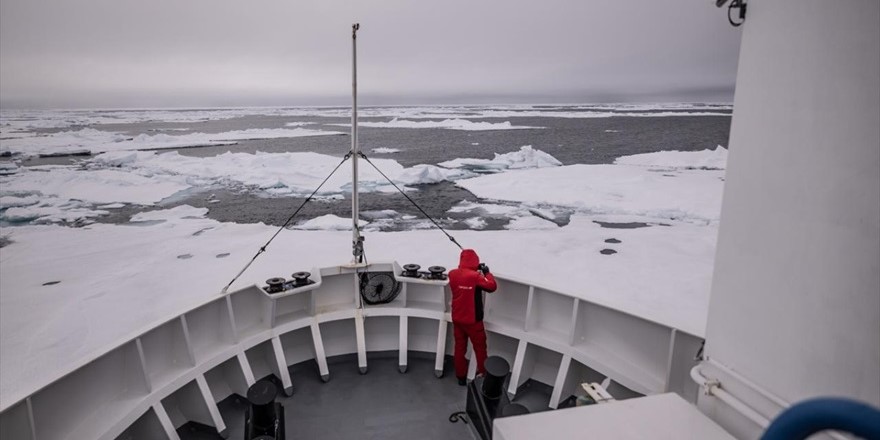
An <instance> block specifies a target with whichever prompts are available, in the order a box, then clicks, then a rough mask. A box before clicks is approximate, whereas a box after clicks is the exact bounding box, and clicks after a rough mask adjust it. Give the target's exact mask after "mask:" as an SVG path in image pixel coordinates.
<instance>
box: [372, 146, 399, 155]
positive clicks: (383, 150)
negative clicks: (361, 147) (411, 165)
mask: <svg viewBox="0 0 880 440" xmlns="http://www.w3.org/2000/svg"><path fill="white" fill-rule="evenodd" d="M370 151H371V152H373V154H392V153H400V150H399V149H397V148H387V147H379V148H373V149H372V150H370Z"/></svg>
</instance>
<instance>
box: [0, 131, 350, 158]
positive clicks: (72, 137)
mask: <svg viewBox="0 0 880 440" xmlns="http://www.w3.org/2000/svg"><path fill="white" fill-rule="evenodd" d="M338 134H344V133H339V132H335V131H324V130H313V129H306V128H293V129H288V128H277V129H265V128H250V129H247V130H235V131H228V132H224V133H213V134H206V133H187V134H181V135H170V134H165V133H158V134H154V135H148V134H139V135H137V136H134V137H129V136H125V135H122V134H120V133H113V132H108V131H100V130H96V129H94V128H84V129H81V130H78V131H63V132H58V133H52V134H50V135H46V136H38V137H28V138H21V139H11V140H4V141H3V142H2V143H0V150H2V151H10V152H13V153H20V154H24V155H37V154H74V153H77V152H82V151H90V152H92V153H101V152H106V151H120V150H145V149H171V148H184V147H195V146H208V145H231V144H234V143H236V142H238V141H242V140H253V139H275V138H293V137H303V136H327V135H338Z"/></svg>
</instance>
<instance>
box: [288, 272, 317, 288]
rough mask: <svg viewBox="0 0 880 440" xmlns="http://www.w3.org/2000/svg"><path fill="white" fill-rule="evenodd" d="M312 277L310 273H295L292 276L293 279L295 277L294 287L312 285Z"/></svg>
mask: <svg viewBox="0 0 880 440" xmlns="http://www.w3.org/2000/svg"><path fill="white" fill-rule="evenodd" d="M310 276H312V274H310V273H308V272H296V273H294V274H293V275H291V277H293V287H294V288H296V287H303V286H308V285H309V284H312V280H310V279H309V277H310Z"/></svg>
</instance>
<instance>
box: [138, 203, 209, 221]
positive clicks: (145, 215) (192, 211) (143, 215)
mask: <svg viewBox="0 0 880 440" xmlns="http://www.w3.org/2000/svg"><path fill="white" fill-rule="evenodd" d="M207 214H208V208H196V207H193V206H190V205H180V206H175V207H173V208H171V209H158V210H155V211H146V212H139V213H137V214H135V215H133V216H131V221H132V222H148V221H157V220H161V221H168V220H180V219H197V218H203V217H205V216H206V215H207Z"/></svg>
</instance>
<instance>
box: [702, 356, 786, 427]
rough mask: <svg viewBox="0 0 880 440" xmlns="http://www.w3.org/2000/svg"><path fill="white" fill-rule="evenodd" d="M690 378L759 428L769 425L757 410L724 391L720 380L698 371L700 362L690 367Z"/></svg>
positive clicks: (708, 394)
mask: <svg viewBox="0 0 880 440" xmlns="http://www.w3.org/2000/svg"><path fill="white" fill-rule="evenodd" d="M691 378H692V379H693V380H694V382H696V383H697V384H698V385H700V386H701V387H703V388H704V389H705V390H706V395H707V396H715V397H717V398H718V400H720V401H722V402H724V403H726V404H727V405H728V406H730V407H731V408H733V409H734V410H736V411H737V412H738V413H740V414H742V415H743V416H744V417H746V418H747V419H749V420H751V421H752V422H754V423H755V424H756V425H758V426H760V427H761V428H766V427H767V426H769V425H770V420H769V419H768V418H766V417H764V416H762V415H761V414H759V413H758V412H757V411H755V410H754V409H752V408H751V407H749V406H748V405H746V404H745V403H743V402H742V401H741V400H739V399H737V398H736V397H734V396H733V395H732V394H730V393H728V392H727V391H725V390H724V389H723V388H721V382H719V381H718V379H709V378H708V377H706V376H703V372H702V371H700V364H697V365H695V366H694V368H691Z"/></svg>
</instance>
